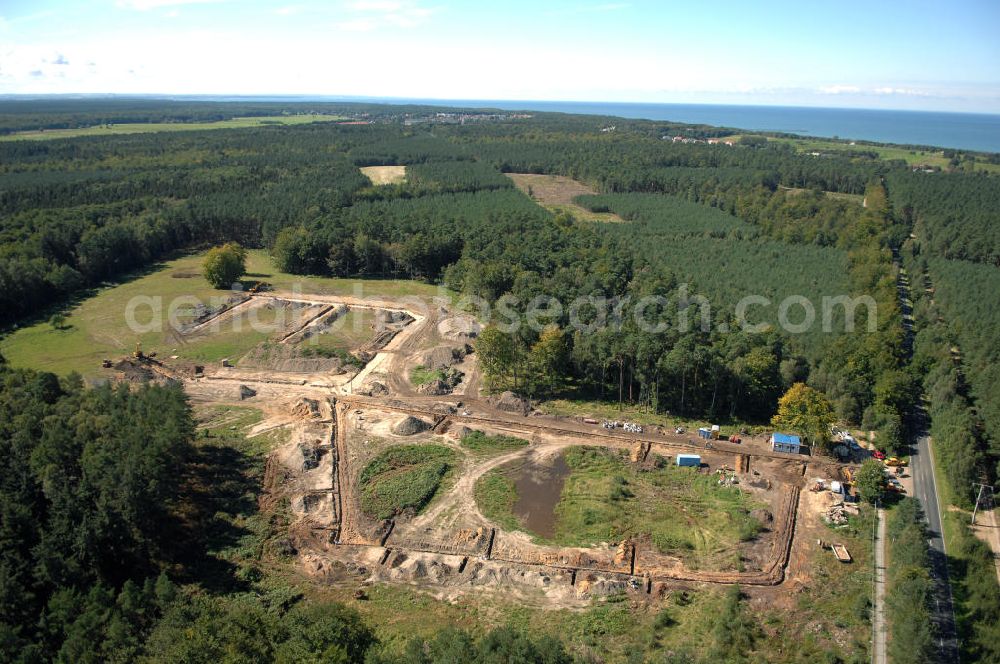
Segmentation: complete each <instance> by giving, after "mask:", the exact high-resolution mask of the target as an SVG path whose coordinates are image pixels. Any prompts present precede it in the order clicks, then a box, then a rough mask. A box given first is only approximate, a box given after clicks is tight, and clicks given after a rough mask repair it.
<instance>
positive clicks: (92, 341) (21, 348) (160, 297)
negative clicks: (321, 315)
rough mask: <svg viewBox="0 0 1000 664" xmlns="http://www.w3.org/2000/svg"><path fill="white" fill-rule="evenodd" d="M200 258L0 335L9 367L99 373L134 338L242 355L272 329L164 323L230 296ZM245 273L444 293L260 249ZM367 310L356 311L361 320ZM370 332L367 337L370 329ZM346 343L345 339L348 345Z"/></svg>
mask: <svg viewBox="0 0 1000 664" xmlns="http://www.w3.org/2000/svg"><path fill="white" fill-rule="evenodd" d="M203 260H204V253H197V254H191V255H188V256H185V257H183V258H178V259H176V260H171V261H167V262H164V263H161V264H159V265H156V266H154V267H153V268H152V269H151V270H150V271H148V272H146V273H143V274H137V275H133V276H132V277H131V278H127V279H125V280H123V281H122V282H121V283H119V284H116V285H108V286H105V287H102V288H99V289H96V290H95V291H94V292H93V293H92V295H91V296H90V297H88V298H87V299H84V300H82V301H80V302H79V303H77V304H75V305H71V306H68V307H67V308H66V309H65V310H64V311H63V312H62V313H64V314H65V316H66V320H65V322H64V324H63V325H61V326H60V328H59V329H56V328H55V327H53V326H52V325H50V324H49V323H48V322H47V319H46V320H45V321H39V322H36V323H34V324H31V325H27V326H25V327H22V328H20V329H17V330H14V331H13V332H11V333H10V334H8V335H7V336H5V337H4V338H3V339H2V340H0V353H2V354H3V356H4V357H6V358H7V360H8V361H9V362H10V363H11V364H12V365H13V366H17V367H30V368H33V369H40V370H44V371H52V372H56V373H60V374H65V373H69V372H70V371H76V372H79V373H80V374H82V375H84V376H87V377H98V376H101V375H103V374H102V372H101V369H100V365H101V360H102V359H103V358H106V357H108V358H116V357H120V356H122V355H125V354H127V353H129V352H131V351H132V350H133V349H134V348H135V343H136V342H137V341H139V342H142V345H143V350H145V351H146V352H150V351H156V352H157V353H158V354H159V355H161V356H166V355H178V356H180V358H181V359H182V360H191V361H205V362H208V361H216V360H219V359H222V358H224V357H233V358H235V357H239V355H241V354H242V353H245V352H246V350H249V349H250V348H252V347H253V346H254V345H256V344H257V343H260V342H261V341H264V340H265V339H267V338H268V336H269V335H268V334H267V333H263V334H262V333H256V332H253V331H250V330H249V328H248V326H246V325H244V327H243V331H241V332H239V333H237V332H232V333H229V332H226V333H221V334H216V335H211V336H203V337H201V338H200V339H198V340H197V341H196V342H195V343H192V344H188V345H186V346H184V345H182V344H181V343H179V342H178V340H177V338H176V335H174V334H173V331H172V329H171V327H170V325H169V323H168V321H169V315H170V314H171V312H173V313H176V314H177V318H178V320H180V321H181V322H183V321H184V320H185V318H189V315H187V314H188V313H189V312H190V310H191V309H192V305H193V304H198V303H200V304H204V305H207V306H213V305H218V304H221V303H222V302H224V301H225V300H226V298H227V297H228V296H229V295H230V293H229V292H228V291H219V290H215V289H214V288H212V287H211V286H210V285H209V284H208V282H206V281H205V279H204V278H203V277H202V276H201V265H202V261H203ZM247 273H248V274H247V277H246V279H248V280H250V281H256V280H260V281H265V282H267V283H269V284H271V285H272V286H273V287H274V288H275V289H276V290H286V291H297V292H300V293H303V294H313V293H315V294H323V295H350V296H356V297H372V296H376V297H378V296H385V297H407V296H414V297H422V298H429V297H432V296H437V295H447V293H442V292H440V291H439V289H438V288H436V287H434V286H430V285H427V284H422V283H419V282H415V281H407V280H390V279H385V280H360V279H327V278H322V277H302V276H299V275H291V274H286V273H283V272H278V271H277V270H275V269H274V268H273V267H272V265H271V259H270V258H269V257H268V255H267V254H266V253H265V252H263V251H250V252H249V253H248V257H247ZM130 302H131V303H133V305H135V304H138V305H139V306H137V307H136V308H135V310H134V311H135V317H134V318H135V320H136V322H138V323H140V324H141V325H143V326H145V327H146V328H151V329H146V330H141V331H139V332H136V331H133V330H132V329H131V328H130V326H129V324H128V321H127V318H126V314H127V312H128V311H129V303H130ZM154 309H155V310H158V311H159V312H160V317H159V324H157V319H156V317H155V316H154V315H153V311H154ZM363 311H365V310H360V309H359V310H358V312H363ZM50 313H51V312H50ZM365 315H366V314H365V313H357V314H356V316H357V317H361V318H364V316H365ZM348 316H350V313H349V314H348ZM349 322H350V321H349ZM365 328H366V325H364V324H361V325H359V326H358V327H357V329H360V330H362V331H365ZM230 329H231V328H230ZM343 329H344V334H348V332H350V331H352V330H354V329H356V328H355V326H354V325H353V324H351V325H346V324H345V325H344V328H343ZM351 333H352V332H351ZM367 334H369V336H370V331H367ZM350 341H351V339H350V338H346V341H345V343H349V342H350Z"/></svg>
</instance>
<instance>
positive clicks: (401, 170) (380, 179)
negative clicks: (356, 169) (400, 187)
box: [360, 166, 406, 185]
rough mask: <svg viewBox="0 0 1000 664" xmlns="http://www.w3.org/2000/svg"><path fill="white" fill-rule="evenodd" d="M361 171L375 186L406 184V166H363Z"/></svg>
mask: <svg viewBox="0 0 1000 664" xmlns="http://www.w3.org/2000/svg"><path fill="white" fill-rule="evenodd" d="M360 170H361V172H362V173H364V174H365V177H367V178H368V179H369V180H371V181H372V184H374V185H381V184H399V183H401V182H406V166H363V167H362V168H361V169H360Z"/></svg>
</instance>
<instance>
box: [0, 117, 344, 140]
mask: <svg viewBox="0 0 1000 664" xmlns="http://www.w3.org/2000/svg"><path fill="white" fill-rule="evenodd" d="M344 119H346V118H343V117H339V116H335V115H320V114H303V115H273V116H261V117H252V118H232V119H230V120H219V121H218V122H137V123H125V124H108V125H97V126H95V127H78V128H74V129H44V130H37V131H19V132H15V133H13V134H7V135H5V136H0V141H42V140H52V139H56V138H76V137H78V136H121V135H125V134H150V133H155V132H168V131H171V132H172V131H202V130H206V129H246V128H247V127H266V126H273V125H297V124H308V123H312V122H336V121H338V120H344Z"/></svg>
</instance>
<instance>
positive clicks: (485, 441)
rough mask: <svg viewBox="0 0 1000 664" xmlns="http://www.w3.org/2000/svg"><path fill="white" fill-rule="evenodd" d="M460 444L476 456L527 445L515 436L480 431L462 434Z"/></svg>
mask: <svg viewBox="0 0 1000 664" xmlns="http://www.w3.org/2000/svg"><path fill="white" fill-rule="evenodd" d="M461 445H462V447H464V448H465V449H467V450H469V451H470V452H472V453H473V454H475V455H477V456H492V455H495V454H501V453H503V452H510V451H513V450H516V449H520V448H522V447H527V446H528V441H526V440H525V439H524V438H517V437H516V436H504V435H495V436H491V435H489V434H486V433H483V432H482V431H473V432H471V433H467V434H466V435H464V436H462V441H461Z"/></svg>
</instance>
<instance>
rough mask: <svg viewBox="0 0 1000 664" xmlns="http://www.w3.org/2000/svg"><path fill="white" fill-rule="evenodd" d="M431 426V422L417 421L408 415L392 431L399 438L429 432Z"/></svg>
mask: <svg viewBox="0 0 1000 664" xmlns="http://www.w3.org/2000/svg"><path fill="white" fill-rule="evenodd" d="M431 426H432V425H431V423H430V422H425V421H424V420H421V419H417V418H416V417H413V416H412V415H407V416H406V417H404V418H403V419H402V420H400V421H399V422H397V423H396V424H395V425H393V427H392V429H391V431H392V432H393V433H394V434H396V435H397V436H412V435H414V434H418V433H422V432H424V431H427V430H429V429H430V428H431Z"/></svg>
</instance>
